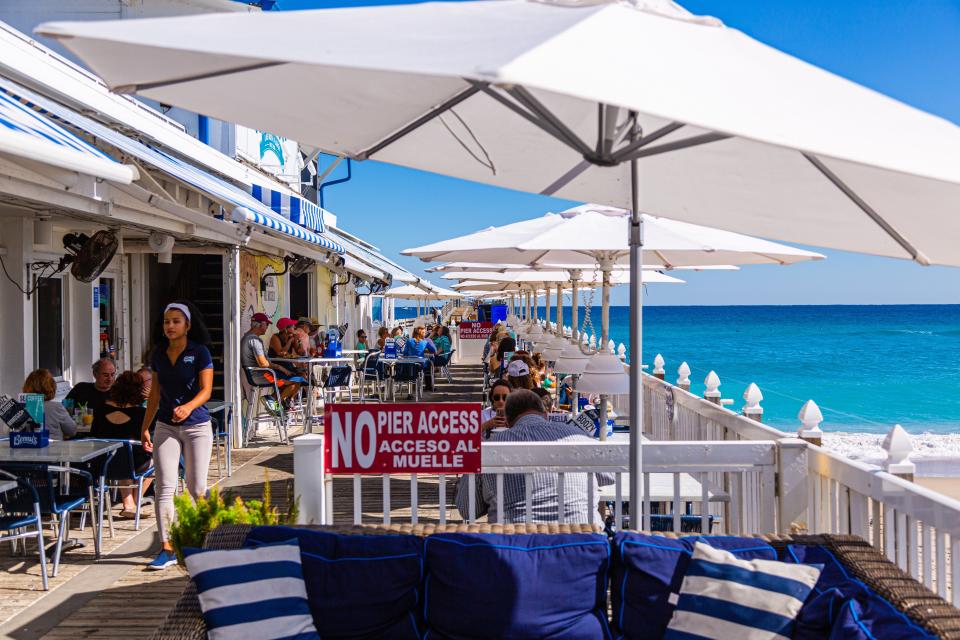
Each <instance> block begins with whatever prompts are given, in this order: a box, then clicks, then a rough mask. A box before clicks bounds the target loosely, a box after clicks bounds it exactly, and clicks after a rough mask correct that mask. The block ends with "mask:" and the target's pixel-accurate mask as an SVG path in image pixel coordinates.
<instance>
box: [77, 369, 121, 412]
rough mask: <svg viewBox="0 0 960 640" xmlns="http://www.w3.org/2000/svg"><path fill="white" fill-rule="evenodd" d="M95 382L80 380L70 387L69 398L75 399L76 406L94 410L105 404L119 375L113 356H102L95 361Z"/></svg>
mask: <svg viewBox="0 0 960 640" xmlns="http://www.w3.org/2000/svg"><path fill="white" fill-rule="evenodd" d="M91 368H92V369H93V380H94V381H93V382H78V383H77V384H76V385H74V387H73V389H70V393H68V394H67V398H66V399H67V400H73V404H74V406H77V407H79V406H81V405H82V406H85V407H86V408H87V409H88V410H89V411H94V410H96V409H98V408H100V407H102V406H103V405H104V403H106V401H107V395H109V393H110V387H112V386H113V381H114V380H115V379H116V377H117V365H116V363H115V362H114V361H113V359H112V358H100V359H99V360H97V361H96V362H94V363H93V366H92V367H91Z"/></svg>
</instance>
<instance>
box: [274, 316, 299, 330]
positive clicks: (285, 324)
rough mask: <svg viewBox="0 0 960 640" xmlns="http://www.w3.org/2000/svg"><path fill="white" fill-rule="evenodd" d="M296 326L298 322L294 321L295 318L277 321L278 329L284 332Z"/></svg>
mask: <svg viewBox="0 0 960 640" xmlns="http://www.w3.org/2000/svg"><path fill="white" fill-rule="evenodd" d="M295 326H297V321H296V320H294V319H293V318H280V319H279V320H277V329H280V330H283V329H286V328H287V327H295Z"/></svg>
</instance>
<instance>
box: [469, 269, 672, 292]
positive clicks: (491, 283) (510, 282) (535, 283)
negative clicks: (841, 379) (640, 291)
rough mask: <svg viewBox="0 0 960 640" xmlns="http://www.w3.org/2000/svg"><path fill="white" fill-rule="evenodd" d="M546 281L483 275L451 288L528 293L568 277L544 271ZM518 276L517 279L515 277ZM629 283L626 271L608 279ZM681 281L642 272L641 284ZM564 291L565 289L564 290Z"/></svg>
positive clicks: (532, 275)
mask: <svg viewBox="0 0 960 640" xmlns="http://www.w3.org/2000/svg"><path fill="white" fill-rule="evenodd" d="M542 273H544V274H546V275H547V276H548V277H547V279H543V278H539V279H533V277H534V276H535V275H536V276H539V275H540V273H536V274H534V273H533V272H531V274H529V275H528V274H503V273H493V274H484V275H489V276H490V277H489V278H483V279H481V278H476V279H468V280H462V281H461V282H460V283H458V284H455V285H453V288H454V289H456V290H457V291H461V292H464V291H474V290H476V291H482V290H486V291H530V290H532V289H533V288H543V287H544V286H550V285H555V284H557V283H562V282H568V281H569V280H570V277H569V276H567V275H566V272H565V271H561V272H554V271H544V272H542ZM469 275H479V274H469ZM497 276H501V278H500V279H497ZM515 276H519V277H515ZM629 282H630V273H629V272H627V271H614V272H613V273H612V274H611V277H610V284H612V285H617V284H628V283H629ZM683 282H684V281H683V280H681V279H680V278H674V277H673V276H668V275H666V274H665V273H660V272H659V271H644V272H643V284H683ZM591 283H592V284H594V285H599V284H600V281H599V280H598V281H596V282H592V281H590V280H588V281H587V285H588V286H587V287H584V288H581V291H582V290H584V289H585V288H589V285H590V284H591ZM564 290H565V291H566V289H564Z"/></svg>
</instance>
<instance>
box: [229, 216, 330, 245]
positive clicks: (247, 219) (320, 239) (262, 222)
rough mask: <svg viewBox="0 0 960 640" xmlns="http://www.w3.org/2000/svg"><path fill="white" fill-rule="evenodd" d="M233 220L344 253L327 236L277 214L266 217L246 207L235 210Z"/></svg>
mask: <svg viewBox="0 0 960 640" xmlns="http://www.w3.org/2000/svg"><path fill="white" fill-rule="evenodd" d="M231 218H232V219H233V221H234V222H239V223H241V224H242V223H249V224H255V225H257V226H260V227H265V228H267V229H272V230H274V231H279V232H280V233H283V234H285V235H288V236H293V237H294V238H298V239H300V240H303V241H304V242H310V243H312V244H315V245H318V246H320V247H323V248H324V249H328V250H330V251H334V252H336V253H343V247H341V246H340V245H339V244H337V243H336V242H333V241H332V240H330V239H329V238H327V237H326V236H321V235H319V234H316V233H314V232H313V231H310V230H309V229H304V228H303V227H301V226H299V225H296V224H293V223H292V222H290V221H289V220H287V219H286V218H283V217H281V216H278V215H276V214H274V215H271V216H266V215H264V214H263V212H260V211H251V210H250V209H247V208H245V207H237V208H235V209H234V210H233V212H232V214H231Z"/></svg>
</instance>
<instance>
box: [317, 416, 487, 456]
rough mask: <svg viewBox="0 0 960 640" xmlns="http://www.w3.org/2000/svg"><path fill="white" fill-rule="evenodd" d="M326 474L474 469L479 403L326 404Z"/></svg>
mask: <svg viewBox="0 0 960 640" xmlns="http://www.w3.org/2000/svg"><path fill="white" fill-rule="evenodd" d="M324 436H325V442H324V452H323V458H324V466H325V467H326V472H327V473H334V474H336V473H479V472H480V441H481V440H480V404H479V403H468V402H435V403H425V404H376V405H374V404H329V405H327V406H326V410H325V411H324Z"/></svg>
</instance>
